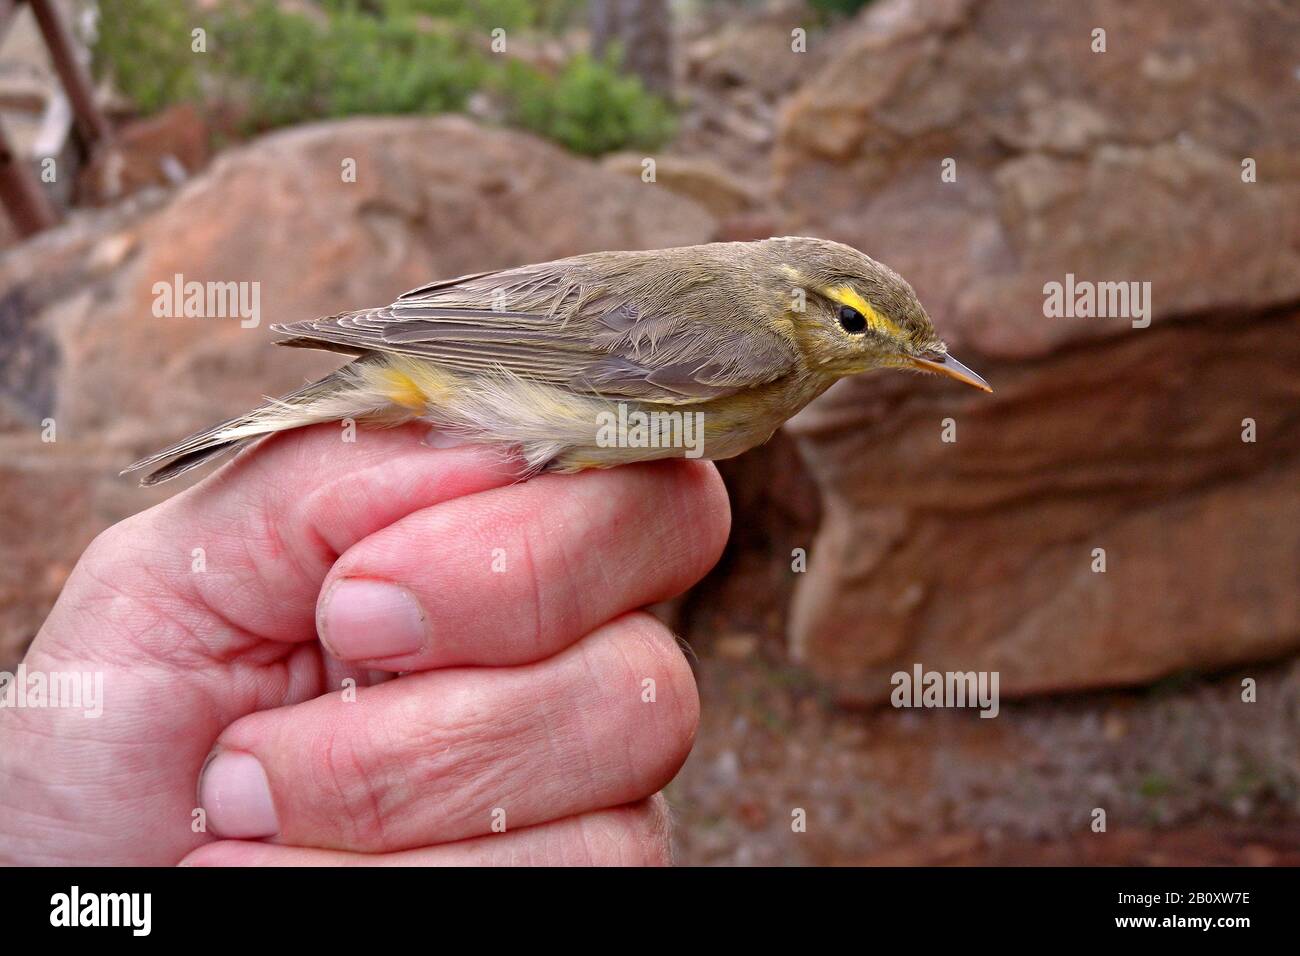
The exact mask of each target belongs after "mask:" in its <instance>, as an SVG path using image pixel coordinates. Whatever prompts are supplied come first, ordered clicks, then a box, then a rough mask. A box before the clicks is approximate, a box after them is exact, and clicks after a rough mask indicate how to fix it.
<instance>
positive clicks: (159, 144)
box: [78, 103, 211, 204]
mask: <svg viewBox="0 0 1300 956" xmlns="http://www.w3.org/2000/svg"><path fill="white" fill-rule="evenodd" d="M208 140H209V130H208V125H207V123H206V121H205V120H204V119H203V117H202V116H200V115H199V111H198V110H197V109H196V108H195V107H194V105H193V104H191V103H179V104H177V105H175V106H172V107H169V108H168V109H166V110H164V111H163V112H161V113H159V114H158V115H157V116H151V117H149V118H148V119H142V120H136V121H134V122H130V123H127V124H126V125H125V126H123V127H122V128H121V129H119V130H117V131H116V134H115V137H114V140H113V143H112V145H111V146H109V147H108V148H106V149H103V150H100V151H99V152H98V153H97V154H96V155H95V156H94V158H93V159H92V161H91V163H90V164H89V165H88V166H87V167H86V168H85V169H84V170H82V171H81V175H80V182H79V190H78V195H79V198H80V199H81V200H82V201H83V202H85V203H88V204H89V203H104V202H110V201H112V200H116V199H118V198H120V197H122V196H125V195H129V194H130V193H134V192H137V191H139V190H140V189H143V188H144V187H145V186H150V185H153V186H172V185H176V184H178V183H179V182H181V181H183V180H185V179H187V178H189V177H191V176H193V175H194V174H195V173H197V172H198V171H199V170H201V169H202V168H203V167H204V166H206V165H207V163H208V159H209V157H210V155H211V152H210V149H209V144H208Z"/></svg>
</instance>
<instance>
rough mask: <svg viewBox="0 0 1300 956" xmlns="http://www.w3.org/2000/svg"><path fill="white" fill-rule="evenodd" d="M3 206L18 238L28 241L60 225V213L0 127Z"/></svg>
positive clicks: (1, 196)
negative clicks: (41, 232) (44, 230)
mask: <svg viewBox="0 0 1300 956" xmlns="http://www.w3.org/2000/svg"><path fill="white" fill-rule="evenodd" d="M0 203H4V207H5V209H7V210H8V211H9V218H10V220H11V221H12V222H13V224H14V230H15V231H16V232H17V233H18V235H20V236H22V237H23V238H26V237H27V236H31V235H34V234H35V233H38V232H40V231H41V230H42V229H48V228H50V227H51V226H54V225H57V224H58V222H59V214H58V212H57V210H55V208H54V205H53V203H51V202H50V199H49V197H48V196H47V195H46V194H45V190H44V189H43V188H42V186H41V184H40V182H39V181H38V180H37V178H36V176H35V175H34V174H33V173H32V171H31V169H30V168H29V167H28V166H27V164H26V163H25V162H23V159H22V157H20V156H18V155H17V154H16V153H15V152H14V149H13V147H12V146H10V145H9V137H7V136H6V135H5V131H4V126H3V125H0Z"/></svg>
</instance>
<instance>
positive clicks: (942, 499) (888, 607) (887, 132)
mask: <svg viewBox="0 0 1300 956" xmlns="http://www.w3.org/2000/svg"><path fill="white" fill-rule="evenodd" d="M1097 26H1102V27H1104V28H1106V29H1107V31H1108V41H1109V45H1108V50H1107V52H1105V53H1093V52H1091V50H1090V43H1091V32H1092V30H1093V28H1094V27H1097ZM1211 37H1213V38H1214V39H1213V41H1212V42H1211V41H1210V40H1209V39H1208V38H1211ZM1297 42H1300V18H1297V16H1296V15H1295V14H1294V13H1287V14H1282V13H1279V12H1278V11H1266V10H1264V9H1263V8H1252V7H1245V8H1243V7H1232V6H1228V5H1223V4H1217V3H1214V2H1210V0H1197V2H1194V3H1186V4H1180V5H1177V6H1160V5H1141V6H1134V5H1131V4H1126V3H1123V2H1120V0H1094V2H1089V3H1075V4H1051V5H1048V6H1046V7H1043V8H1041V9H1040V8H1035V12H1034V14H1033V16H1032V17H1031V16H1028V15H1027V14H1026V11H1025V7H1024V5H1023V4H1021V3H1016V2H1012V0H988V2H982V3H976V2H970V0H946V2H943V3H934V4H920V3H909V2H883V3H879V4H873V5H872V6H871V7H870V8H869V9H868V10H867V11H865V13H864V15H863V16H862V17H861V18H860V19H859V21H858V22H857V23H856V25H855V27H854V28H853V29H851V30H849V31H847V32H845V33H843V34H841V35H840V42H839V43H838V46H839V49H837V50H836V51H835V53H834V54H833V56H831V57H830V59H829V62H827V63H826V65H825V67H824V68H823V69H822V70H821V72H820V73H818V74H817V75H816V76H815V77H814V78H813V79H811V80H810V81H809V82H808V83H807V84H806V85H805V86H804V87H803V88H802V89H801V90H800V91H799V92H798V93H796V94H795V95H794V96H793V97H792V98H791V99H790V100H789V101H788V102H787V106H786V109H785V110H784V112H783V115H782V119H781V125H780V130H779V135H778V142H777V148H776V154H775V163H776V196H777V199H778V201H780V202H781V203H782V204H783V206H784V207H785V209H786V210H787V220H786V223H785V228H784V229H783V230H782V231H785V232H791V233H796V232H799V233H814V234H821V235H826V236H830V237H833V238H838V239H842V240H844V241H846V242H850V243H852V244H854V245H856V246H858V247H859V248H862V249H864V250H865V251H867V252H869V253H870V254H872V255H874V256H876V257H877V258H879V259H881V260H882V261H885V262H887V263H889V264H890V265H891V266H893V267H895V268H896V269H898V271H900V272H901V273H902V274H903V275H905V276H907V277H908V278H909V280H910V281H911V282H912V283H913V285H914V286H915V287H916V288H917V291H918V293H919V294H920V297H921V299H922V301H923V302H925V303H926V305H927V308H928V310H929V312H930V314H931V315H932V316H933V317H934V319H935V321H936V325H937V326H938V328H939V329H940V331H941V333H942V334H944V336H945V338H946V340H947V341H948V343H949V344H950V346H952V350H953V352H954V354H956V355H957V356H958V357H960V358H961V359H962V360H963V361H965V362H966V363H967V364H969V365H971V366H972V367H973V368H975V369H976V370H977V371H979V372H980V373H981V374H984V375H985V376H986V377H987V378H988V379H989V380H990V381H991V382H992V383H993V385H994V388H995V389H996V392H995V394H994V395H993V396H985V395H980V394H976V393H974V392H963V391H961V390H959V388H958V387H956V386H953V385H948V384H945V383H943V382H939V381H937V380H934V379H921V378H916V377H903V376H897V375H888V374H876V375H870V376H863V377H861V378H859V379H854V380H851V381H848V382H845V383H841V385H839V386H837V387H836V388H835V389H833V390H832V391H831V392H830V393H828V394H827V396H825V397H824V399H823V400H821V401H819V402H818V403H815V404H814V405H813V406H811V407H810V408H809V409H807V410H806V411H805V412H804V413H803V414H802V415H800V416H799V417H797V418H796V419H795V421H794V422H793V423H792V429H791V430H792V431H793V432H794V433H795V434H797V435H798V436H799V443H800V448H801V450H802V451H803V453H804V454H805V457H806V459H807V461H808V463H809V469H810V471H811V473H812V475H813V478H814V480H815V481H816V482H817V484H818V486H819V487H820V488H821V490H822V493H823V495H824V498H825V500H824V507H825V517H824V520H823V522H822V526H821V530H820V533H819V536H818V538H817V540H816V542H815V544H814V547H813V549H812V552H811V563H810V569H809V572H808V574H807V575H806V576H803V577H802V578H801V579H800V580H799V584H798V588H797V591H796V595H795V600H794V606H793V608H792V610H791V622H790V640H791V642H792V646H793V648H794V650H795V651H796V653H797V654H798V655H799V656H800V657H801V658H802V659H803V660H805V661H806V662H807V664H808V666H809V667H810V668H811V669H812V670H813V671H814V672H815V673H816V674H817V675H819V676H821V677H822V678H824V679H825V680H827V681H828V682H829V683H831V684H832V685H833V687H834V688H835V689H836V690H837V691H838V693H839V696H840V699H841V700H844V701H851V702H862V703H869V702H878V701H881V700H883V699H885V698H886V696H887V694H888V692H889V690H890V685H889V676H890V674H892V673H893V672H894V671H895V670H898V669H900V668H910V666H911V665H912V664H913V663H914V662H921V663H923V664H924V666H925V667H926V668H927V669H938V670H969V669H995V670H999V671H1000V673H1001V692H1002V694H1004V695H1008V696H1016V695H1023V694H1033V693H1039V692H1045V691H1057V690H1076V689H1081V688H1091V687H1100V686H1106V685H1112V684H1128V683H1139V682H1145V681H1150V680H1153V679H1156V678H1159V677H1161V676H1163V675H1167V674H1171V673H1174V672H1177V671H1180V670H1183V669H1189V668H1191V669H1202V670H1212V669H1216V668H1221V667H1224V666H1227V665H1230V664H1234V663H1239V662H1244V661H1252V660H1262V659H1265V658H1269V657H1273V656H1276V655H1279V654H1283V653H1287V652H1290V651H1294V650H1295V649H1296V648H1297V646H1300V600H1298V599H1297V593H1296V587H1295V581H1296V568H1297V567H1298V566H1300V520H1298V519H1300V480H1298V479H1300V457H1298V455H1297V453H1298V452H1300V416H1298V415H1297V414H1295V411H1294V410H1295V408H1296V390H1295V385H1294V381H1295V376H1294V368H1295V363H1296V362H1297V361H1300V335H1297V332H1300V310H1297V308H1295V304H1296V303H1300V240H1297V238H1296V235H1295V232H1294V230H1293V229H1292V228H1291V227H1290V226H1288V223H1292V224H1293V223H1294V222H1295V221H1297V219H1298V218H1300V149H1298V147H1300V98H1298V97H1297V96H1296V95H1295V78H1294V76H1293V75H1292V71H1293V69H1294V56H1293V55H1292V54H1291V53H1290V52H1288V51H1293V50H1294V49H1295V46H1296V44H1297ZM864 63H869V64H871V69H869V70H864V69H863V64H864ZM1136 105H1140V107H1141V108H1136ZM1247 157H1250V158H1253V159H1254V160H1255V162H1256V164H1257V170H1258V181H1257V182H1244V181H1243V178H1242V173H1243V166H1242V162H1243V159H1245V158H1247ZM945 158H952V159H954V160H955V162H956V167H955V168H956V181H955V182H944V181H942V180H941V176H940V173H941V170H942V165H941V164H942V163H943V161H944V160H945ZM1067 273H1068V274H1072V275H1074V276H1075V277H1077V278H1078V279H1080V280H1087V281H1093V282H1100V281H1137V282H1149V283H1151V286H1150V289H1151V299H1150V301H1151V303H1152V305H1153V308H1152V313H1151V314H1152V316H1153V320H1152V321H1151V323H1150V324H1149V326H1148V327H1134V321H1133V319H1132V317H1130V316H1120V317H1114V318H1048V317H1046V315H1045V311H1044V308H1045V295H1044V286H1045V284H1047V283H1050V282H1058V283H1065V282H1066V281H1067V279H1066V276H1067ZM1138 324H1141V323H1140V320H1139V323H1138ZM948 418H951V419H952V420H953V421H954V423H955V427H956V430H957V431H956V434H957V440H956V441H955V442H951V443H945V442H943V441H942V440H941V434H940V432H941V428H942V423H943V421H944V420H945V419H948ZM1245 419H1253V420H1255V421H1256V422H1257V427H1258V439H1257V441H1256V442H1255V443H1246V442H1243V440H1242V433H1243V421H1244V420H1245ZM1096 548H1101V549H1105V552H1106V560H1107V567H1106V571H1105V573H1094V572H1093V571H1092V570H1091V565H1092V561H1093V558H1092V552H1093V549H1096Z"/></svg>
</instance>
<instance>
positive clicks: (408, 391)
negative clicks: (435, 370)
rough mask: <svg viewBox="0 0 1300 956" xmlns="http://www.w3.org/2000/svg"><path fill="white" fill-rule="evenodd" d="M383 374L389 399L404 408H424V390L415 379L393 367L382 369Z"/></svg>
mask: <svg viewBox="0 0 1300 956" xmlns="http://www.w3.org/2000/svg"><path fill="white" fill-rule="evenodd" d="M383 376H384V384H385V385H386V386H387V394H388V398H389V400H390V401H393V402H396V403H397V404H398V405H402V406H404V407H406V408H414V409H419V410H423V409H424V407H425V404H426V400H425V395H424V390H423V389H421V388H420V386H419V385H417V384H416V382H415V379H413V378H411V377H410V376H409V375H407V374H406V373H405V372H400V371H398V370H397V369H394V368H386V369H384V372H383Z"/></svg>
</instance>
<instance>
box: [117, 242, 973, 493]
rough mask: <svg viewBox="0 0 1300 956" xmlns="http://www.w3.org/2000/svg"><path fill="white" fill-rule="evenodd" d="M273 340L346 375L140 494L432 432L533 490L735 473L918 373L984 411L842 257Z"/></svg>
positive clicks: (536, 296) (543, 292) (621, 275)
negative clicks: (259, 453) (379, 429)
mask: <svg viewBox="0 0 1300 956" xmlns="http://www.w3.org/2000/svg"><path fill="white" fill-rule="evenodd" d="M271 328H272V330H273V331H275V332H278V333H281V334H283V335H285V336H286V338H284V339H283V340H281V341H279V342H277V343H276V344H278V345H286V346H290V347H294V348H311V349H324V350H327V351H333V352H341V353H343V354H345V355H350V356H353V361H351V362H350V363H348V364H347V365H345V366H343V367H342V368H340V369H339V370H338V371H336V372H333V373H331V374H330V375H327V376H326V377H325V378H323V379H320V380H319V381H316V382H313V383H311V384H309V385H306V386H304V387H302V388H300V389H298V390H297V391H295V392H291V393H290V394H288V395H285V396H283V397H282V398H277V399H270V400H268V401H267V402H266V403H265V404H263V405H261V406H260V407H258V408H256V409H254V410H253V411H251V412H249V413H248V414H246V415H241V416H240V417H238V418H232V419H230V420H229V421H226V422H222V423H221V424H220V425H216V426H214V427H212V428H209V429H207V430H206V431H202V432H199V433H198V434H195V435H191V436H190V437H189V438H186V439H185V440H183V441H180V442H177V443H176V444H174V445H172V446H170V447H168V448H165V449H163V450H162V451H160V452H158V453H157V454H155V455H150V456H149V457H148V458H145V459H142V460H141V461H138V462H136V463H135V464H133V465H131V466H130V467H129V468H127V469H126V470H125V471H124V472H123V474H126V473H127V472H131V471H136V470H138V469H143V468H149V467H152V466H160V467H158V468H157V469H156V470H154V471H152V472H150V473H149V474H148V475H147V476H146V477H145V478H144V479H143V480H142V481H141V484H143V485H154V484H157V483H158V482H161V481H166V480H168V479H169V478H174V477H176V476H177V475H180V474H183V473H184V472H187V471H189V470H190V469H191V468H194V467H196V466H198V465H200V464H202V463H204V462H205V461H207V460H209V459H211V458H213V457H214V456H216V455H219V454H221V453H222V452H225V451H229V450H232V449H235V448H238V447H240V446H243V445H245V444H247V443H249V442H251V441H253V440H255V439H257V438H258V437H260V436H262V435H267V434H270V433H272V432H279V431H285V430H287V429H292V428H300V427H303V426H305V425H311V424H315V423H319V422H327V421H337V420H342V419H352V420H354V421H359V422H370V423H375V424H380V425H395V424H400V423H402V422H407V421H412V420H423V421H427V422H429V423H431V424H433V425H435V426H438V427H441V428H444V429H448V430H450V431H452V432H455V433H457V434H459V435H460V436H462V437H463V438H464V439H466V440H468V441H472V442H484V443H489V444H493V445H496V446H499V447H501V448H503V449H508V450H509V451H510V452H511V453H512V454H515V455H517V456H518V457H519V458H521V459H522V462H523V466H522V470H523V474H524V475H531V474H534V473H537V472H540V471H558V472H576V471H582V470H583V469H587V468H609V467H613V466H615V465H621V464H626V463H628V462H633V461H644V460H648V459H654V458H666V457H704V458H711V459H720V458H730V457H732V456H734V455H738V454H740V453H741V452H743V451H746V450H748V449H750V448H752V447H754V446H755V445H759V444H762V443H763V442H765V441H767V439H768V438H770V437H771V436H772V434H773V432H775V431H776V429H777V428H779V427H780V426H781V424H782V423H783V422H785V421H786V420H787V419H788V418H790V416H792V415H794V414H795V412H797V411H799V410H800V409H801V408H803V407H804V406H805V405H807V404H808V403H809V402H811V401H812V400H813V399H814V398H816V397H817V396H818V395H820V394H822V392H824V391H826V389H827V388H829V387H830V386H831V385H832V384H833V383H834V382H835V381H836V380H838V379H840V378H843V377H844V376H846V375H854V374H857V373H859V372H865V371H868V370H870V369H876V368H902V369H917V370H921V371H926V372H936V373H939V374H941V375H946V376H949V377H951V378H955V379H957V380H958V381H960V382H965V383H966V384H968V385H973V386H975V387H976V388H980V389H983V390H985V391H992V389H991V388H989V385H988V383H986V382H985V381H984V379H982V378H980V377H979V376H978V375H976V374H975V373H974V372H972V371H971V370H970V369H968V368H966V366H964V365H962V364H961V363H960V362H958V361H957V360H956V359H954V358H952V357H951V356H950V355H948V350H947V347H946V346H945V345H944V343H943V342H942V341H941V340H940V339H939V337H938V336H937V335H936V334H935V331H934V326H933V324H932V323H931V321H930V317H929V316H928V315H927V314H926V312H925V309H924V308H922V306H921V303H920V302H919V301H917V297H916V293H915V292H914V291H913V290H912V287H911V286H910V285H908V284H907V282H906V281H904V280H903V279H902V277H900V276H899V275H898V274H897V273H895V272H894V271H893V270H892V269H890V268H889V267H887V266H885V265H882V264H881V263H879V262H876V261H875V260H874V259H871V258H870V257H868V256H866V255H864V254H863V253H861V252H858V251H857V250H856V249H853V248H851V247H849V246H846V245H842V244H841V243H838V242H830V241H828V240H824V239H810V238H801V237H789V238H781V239H766V240H762V241H758V242H721V243H710V244H707V245H698V246H684V247H681V248H677V249H658V250H651V251H643V252H597V253H592V254H589V255H581V256H574V257H572V258H569V259H560V260H557V261H555V262H544V263H540V264H537V265H527V266H520V267H518V268H514V269H504V270H500V271H496V272H480V273H475V274H473V275H465V276H461V277H459V278H456V279H447V280H443V281H440V282H433V283H430V284H429V285H425V286H421V287H420V288H418V289H413V290H411V291H410V292H407V293H406V294H404V295H402V296H400V297H399V298H398V299H397V301H396V302H394V303H393V304H392V305H388V306H384V307H382V308H376V309H363V310H361V311H358V312H344V313H342V314H340V315H332V316H329V317H327V318H321V319H314V320H311V321H306V322H294V323H291V324H288V325H273V326H271Z"/></svg>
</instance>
